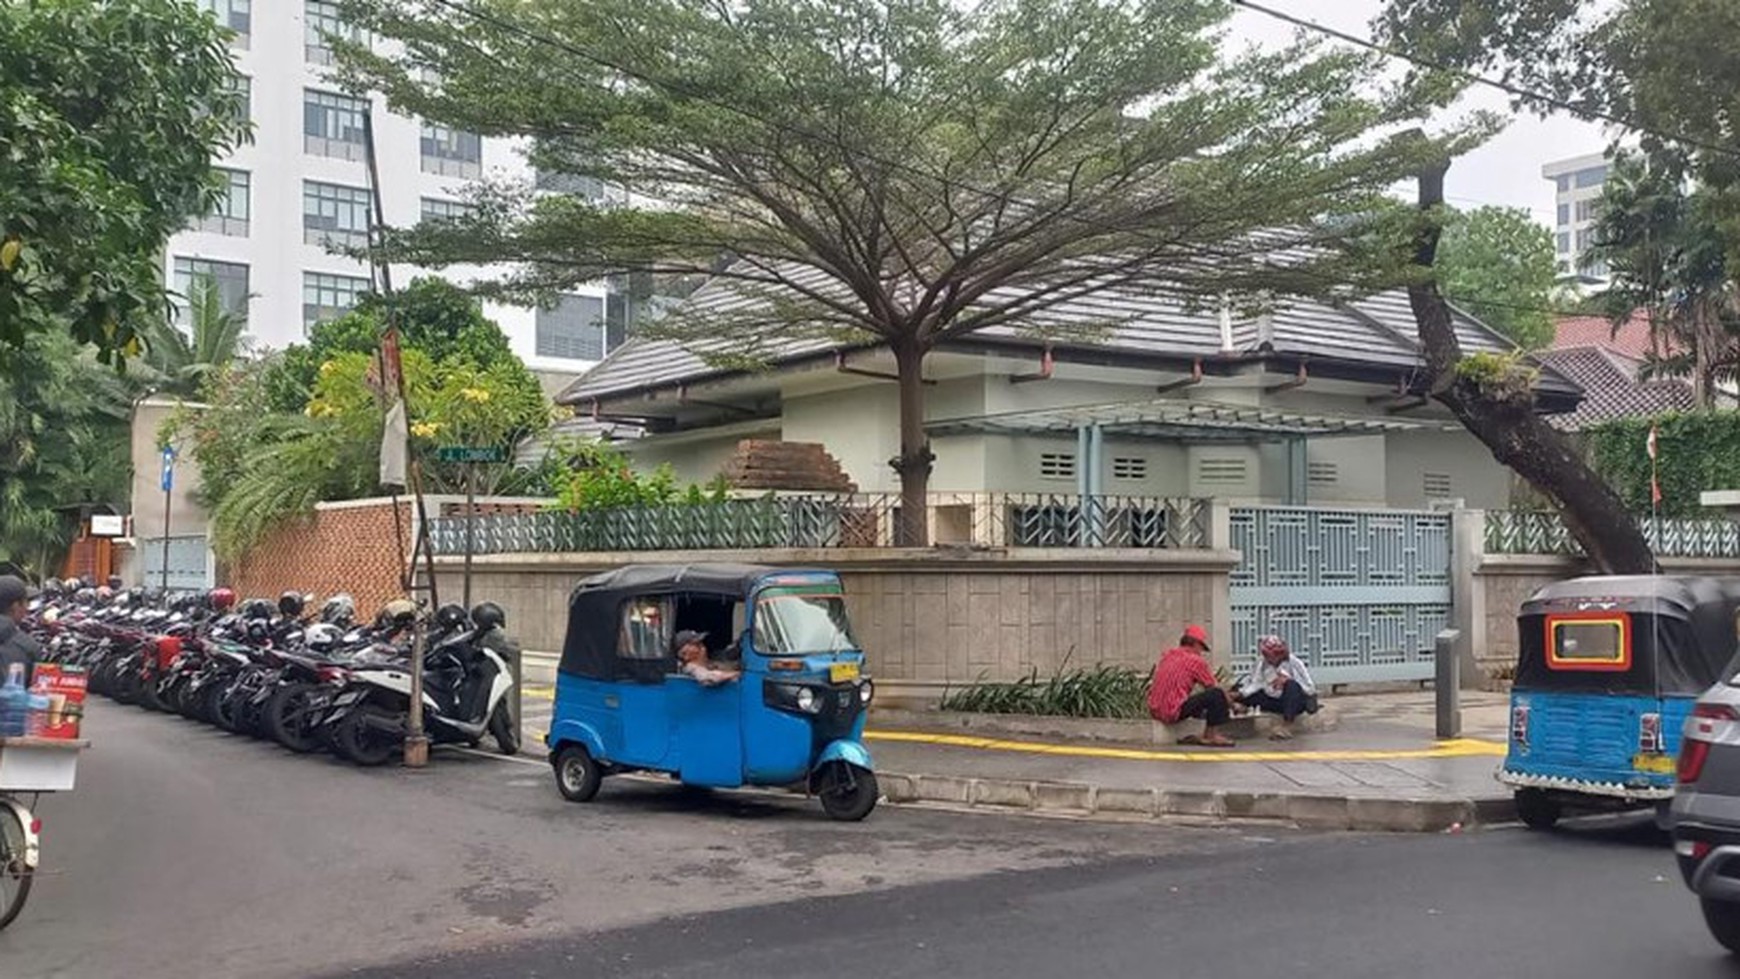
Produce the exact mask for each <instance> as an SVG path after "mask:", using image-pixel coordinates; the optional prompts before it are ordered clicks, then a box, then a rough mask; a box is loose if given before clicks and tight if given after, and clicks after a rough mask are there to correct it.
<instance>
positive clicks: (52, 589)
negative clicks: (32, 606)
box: [42, 578, 60, 595]
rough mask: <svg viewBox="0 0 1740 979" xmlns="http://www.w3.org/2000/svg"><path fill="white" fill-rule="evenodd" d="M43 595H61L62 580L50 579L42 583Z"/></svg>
mask: <svg viewBox="0 0 1740 979" xmlns="http://www.w3.org/2000/svg"><path fill="white" fill-rule="evenodd" d="M42 593H43V594H44V595H59V594H60V579H59V578H50V579H48V580H47V581H45V582H43V583H42Z"/></svg>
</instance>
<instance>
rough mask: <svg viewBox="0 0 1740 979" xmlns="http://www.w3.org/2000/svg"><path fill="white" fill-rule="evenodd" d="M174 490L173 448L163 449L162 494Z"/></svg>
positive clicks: (166, 447) (168, 446) (167, 446)
mask: <svg viewBox="0 0 1740 979" xmlns="http://www.w3.org/2000/svg"><path fill="white" fill-rule="evenodd" d="M174 488H175V447H174V446H170V445H166V446H164V447H163V492H165V493H167V492H169V491H170V490H172V489H174Z"/></svg>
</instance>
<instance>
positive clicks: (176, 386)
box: [136, 278, 250, 398]
mask: <svg viewBox="0 0 1740 979" xmlns="http://www.w3.org/2000/svg"><path fill="white" fill-rule="evenodd" d="M187 304H188V317H189V320H190V322H189V327H188V332H186V333H183V332H182V331H181V328H180V327H179V326H177V325H176V324H175V323H174V322H173V321H171V320H169V319H167V318H166V319H161V320H157V321H155V322H152V323H149V324H147V325H146V327H145V328H144V329H143V330H141V331H140V335H141V337H142V338H143V339H144V341H145V357H144V363H143V364H140V365H136V366H138V367H139V368H141V369H142V372H143V373H145V374H146V375H147V377H148V380H149V383H150V386H151V387H152V388H153V389H154V390H155V391H157V392H158V393H161V394H166V395H172V396H176V397H181V398H195V397H198V396H199V393H200V391H201V390H202V389H203V388H204V386H205V382H206V378H208V377H210V376H212V374H214V373H215V372H218V371H222V370H224V369H225V368H227V367H228V366H229V365H230V364H231V363H232V362H233V361H234V360H235V359H236V358H237V357H239V356H241V355H242V354H244V353H246V352H247V349H248V346H249V343H250V340H249V337H248V320H247V318H246V317H244V316H241V315H239V314H237V313H234V312H231V311H230V310H228V309H226V308H224V302H223V296H222V295H221V294H220V293H219V292H218V289H217V286H216V284H215V283H213V282H212V281H210V280H209V279H205V278H201V279H198V280H195V282H194V286H193V289H192V290H191V294H190V295H189V296H188V297H187Z"/></svg>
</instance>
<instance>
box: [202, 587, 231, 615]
mask: <svg viewBox="0 0 1740 979" xmlns="http://www.w3.org/2000/svg"><path fill="white" fill-rule="evenodd" d="M206 602H207V603H209V604H210V605H211V607H212V611H214V612H223V611H226V610H227V609H229V608H230V606H232V605H234V604H236V593H235V592H233V591H231V590H229V589H228V588H213V589H212V590H211V593H210V594H209V595H207V596H206Z"/></svg>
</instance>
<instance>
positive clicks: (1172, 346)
mask: <svg viewBox="0 0 1740 979" xmlns="http://www.w3.org/2000/svg"><path fill="white" fill-rule="evenodd" d="M806 284H810V283H806ZM813 285H814V287H816V288H818V289H822V288H827V286H826V285H825V284H823V283H821V282H817V283H814V284H813ZM1001 293H1002V291H1001V290H999V291H993V293H992V296H991V298H992V299H993V300H996V299H1007V298H1008V297H1007V296H1006V295H1004V294H1001ZM759 301H761V300H759V299H757V298H754V297H750V296H746V295H744V293H743V292H742V291H741V288H740V287H739V286H737V285H736V284H735V283H733V282H732V281H729V280H723V279H715V280H713V281H712V282H710V283H708V284H707V285H706V286H704V287H702V288H701V289H700V290H699V291H697V292H696V293H695V294H694V295H693V296H692V297H690V299H689V300H688V303H687V305H686V307H685V309H684V312H686V313H688V314H690V315H700V316H705V315H708V314H709V313H724V312H728V311H740V310H742V309H744V308H746V307H748V306H750V305H751V304H754V303H756V302H759ZM1029 326H1030V327H1033V328H1034V329H1031V330H1018V329H1015V328H1013V327H995V328H991V329H987V330H983V331H980V332H978V333H975V334H973V335H972V336H973V338H975V339H978V340H994V341H999V342H1002V343H1022V344H1031V345H1032V346H1034V347H1038V346H1039V345H1041V344H1042V343H1043V341H1042V340H1040V339H1038V338H1037V337H1036V336H1035V333H1040V334H1050V335H1058V333H1059V331H1060V329H1067V328H1070V327H1075V328H1078V329H1080V328H1086V329H1094V328H1099V329H1100V330H1102V331H1103V332H1102V333H1101V335H1099V336H1097V337H1096V340H1097V342H1095V343H1092V344H1088V343H1085V342H1082V341H1077V342H1078V345H1081V346H1091V347H1094V348H1096V349H1100V350H1107V351H1111V352H1114V353H1130V354H1134V355H1147V356H1159V357H1175V358H1186V359H1188V358H1196V357H1202V358H1211V357H1217V356H1240V355H1256V354H1264V353H1269V354H1274V355H1278V356H1280V357H1282V358H1287V357H1298V358H1301V359H1304V360H1308V361H1309V362H1311V363H1322V362H1324V361H1333V362H1338V363H1342V364H1348V365H1356V366H1361V367H1366V368H1380V369H1394V370H1395V371H1396V372H1397V373H1398V375H1399V374H1401V373H1405V372H1407V371H1409V370H1411V369H1414V368H1417V367H1420V366H1422V358H1421V356H1420V352H1419V339H1418V337H1419V334H1418V332H1417V330H1416V329H1415V326H1414V317H1413V313H1412V311H1411V310H1410V308H1409V305H1408V297H1407V293H1406V292H1404V291H1402V290H1396V291H1393V292H1388V293H1383V294H1380V295H1377V296H1372V297H1368V298H1366V299H1363V300H1360V301H1358V302H1355V303H1352V304H1351V305H1349V306H1346V307H1337V306H1331V305H1328V304H1326V303H1321V302H1316V301H1311V300H1293V301H1289V302H1288V303H1287V304H1286V305H1284V306H1282V307H1281V308H1279V309H1277V310H1276V311H1275V312H1274V313H1273V315H1272V316H1268V317H1243V316H1241V317H1237V318H1235V320H1234V322H1233V323H1232V324H1231V331H1230V332H1231V336H1232V346H1231V348H1230V349H1228V348H1225V347H1223V343H1222V337H1221V324H1220V316H1219V313H1218V311H1216V310H1213V309H1191V308H1188V307H1187V306H1186V304H1185V303H1183V302H1182V301H1180V300H1178V299H1177V298H1173V297H1168V296H1165V295H1159V294H1155V293H1154V292H1151V291H1137V290H1130V289H1107V290H1103V291H1101V292H1097V293H1094V294H1092V295H1088V296H1084V297H1081V298H1079V299H1075V300H1072V301H1070V302H1067V303H1064V304H1062V305H1060V306H1057V307H1053V308H1051V309H1048V310H1045V311H1044V312H1041V313H1037V314H1035V315H1033V316H1032V317H1031V318H1030V321H1029ZM1048 327H1049V328H1051V329H1047V328H1048ZM1456 333H1457V336H1458V338H1459V339H1460V341H1461V343H1462V348H1463V350H1464V352H1465V353H1479V352H1501V351H1505V350H1509V349H1511V345H1510V343H1509V342H1508V341H1506V340H1505V339H1504V338H1502V337H1501V336H1499V335H1498V334H1496V333H1494V332H1493V331H1492V330H1490V329H1489V328H1487V327H1486V326H1485V325H1483V324H1481V323H1480V322H1478V321H1477V320H1475V319H1473V318H1472V317H1469V316H1467V315H1466V314H1463V313H1460V312H1458V313H1457V314H1456ZM1067 345H1068V344H1067V343H1066V342H1064V341H1059V343H1058V347H1059V349H1061V348H1063V347H1064V346H1067ZM743 346H744V344H743V342H742V340H741V339H740V338H735V337H733V338H726V337H720V338H719V339H714V340H705V341H698V342H691V343H690V344H689V345H688V346H687V347H686V348H685V347H684V346H681V345H679V344H677V343H676V342H674V341H670V340H648V339H631V340H630V341H629V342H628V343H626V344H624V345H623V346H621V347H619V348H618V349H617V350H616V351H615V352H613V353H612V354H611V355H610V356H609V357H607V358H606V359H605V360H604V361H603V362H602V363H600V364H599V365H598V366H597V367H595V368H593V369H592V370H591V371H589V372H588V373H587V374H585V375H584V376H582V377H581V378H580V379H579V380H578V381H576V382H575V383H574V384H573V385H571V386H570V387H569V388H568V389H567V390H566V391H564V392H562V394H561V395H560V396H559V397H558V399H557V400H559V401H561V402H564V403H567V404H581V403H584V402H586V401H589V400H592V399H594V398H597V399H601V400H608V399H611V398H615V397H620V396H624V395H631V394H636V393H638V392H641V391H645V390H647V389H649V388H653V387H659V386H666V385H673V384H677V383H695V382H697V381H701V380H703V379H710V378H718V377H725V376H728V375H731V374H733V373H736V371H735V370H734V369H731V368H728V367H720V366H714V365H712V364H709V363H708V357H709V356H714V357H716V356H717V355H721V354H727V353H742V352H744V351H743ZM844 346H846V344H844V343H842V342H841V341H839V340H837V339H829V338H819V337H818V338H805V339H789V340H777V341H770V342H769V343H768V344H767V345H766V348H765V349H761V350H757V351H754V353H755V354H756V356H758V357H759V358H760V359H762V360H765V361H766V362H768V363H770V364H779V363H783V362H790V361H796V360H801V359H804V358H806V357H813V356H816V355H822V354H826V353H827V352H829V351H830V350H834V349H838V348H841V347H844ZM1060 359H1062V358H1061V357H1060ZM1541 386H1542V387H1543V388H1545V389H1549V390H1554V391H1557V392H1559V393H1561V394H1566V395H1569V394H1574V393H1575V390H1576V389H1575V387H1574V386H1572V385H1570V384H1568V383H1566V382H1565V381H1564V379H1562V378H1560V377H1558V376H1557V375H1555V374H1553V373H1552V372H1550V371H1548V372H1545V375H1544V376H1543V379H1542V383H1541Z"/></svg>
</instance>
